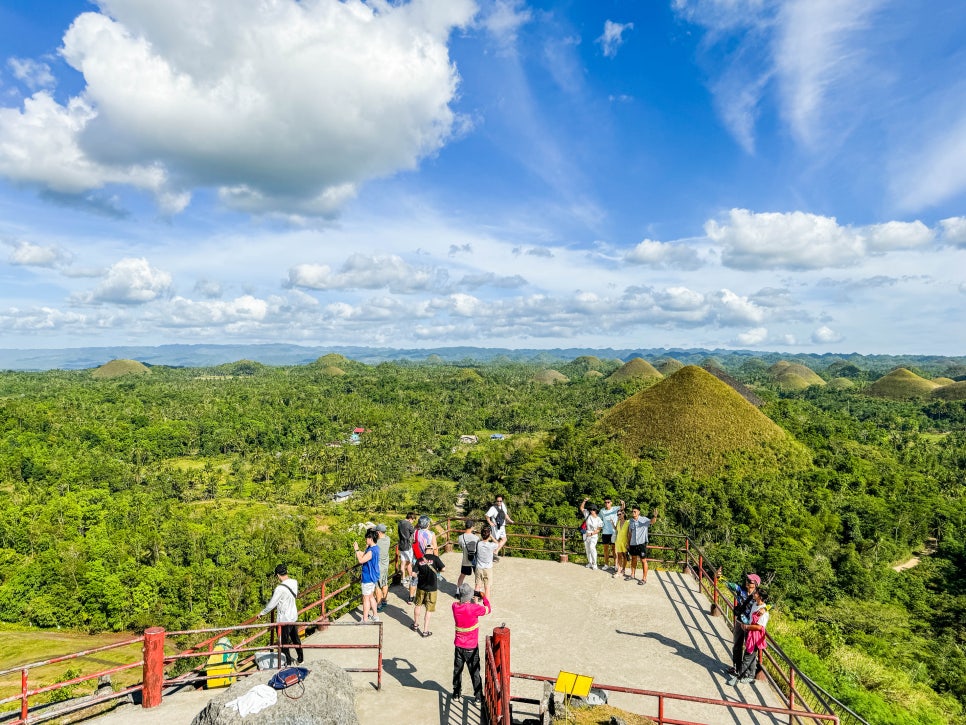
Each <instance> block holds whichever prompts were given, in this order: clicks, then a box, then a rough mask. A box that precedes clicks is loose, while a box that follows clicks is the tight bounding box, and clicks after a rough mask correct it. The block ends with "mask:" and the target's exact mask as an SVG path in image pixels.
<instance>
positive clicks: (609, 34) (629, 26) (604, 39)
mask: <svg viewBox="0 0 966 725" xmlns="http://www.w3.org/2000/svg"><path fill="white" fill-rule="evenodd" d="M633 29H634V23H615V22H614V21H613V20H607V21H605V22H604V32H603V33H602V34H601V36H600V37H599V38H597V42H598V43H599V44H600V48H601V51H602V52H603V54H604V55H605V56H606V57H608V58H613V57H615V56H616V55H617V51H618V50H619V49H620V47H621V46H622V45H623V44H624V31H626V30H633Z"/></svg>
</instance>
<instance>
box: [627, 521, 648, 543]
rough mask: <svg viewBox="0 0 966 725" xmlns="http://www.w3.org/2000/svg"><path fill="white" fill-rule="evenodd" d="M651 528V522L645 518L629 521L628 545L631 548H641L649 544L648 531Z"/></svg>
mask: <svg viewBox="0 0 966 725" xmlns="http://www.w3.org/2000/svg"><path fill="white" fill-rule="evenodd" d="M649 528H651V520H650V519H647V518H644V517H643V516H641V517H639V518H637V519H633V518H631V519H628V520H627V530H628V539H627V540H628V543H629V544H630V545H631V546H640V545H641V544H646V543H647V530H648V529H649Z"/></svg>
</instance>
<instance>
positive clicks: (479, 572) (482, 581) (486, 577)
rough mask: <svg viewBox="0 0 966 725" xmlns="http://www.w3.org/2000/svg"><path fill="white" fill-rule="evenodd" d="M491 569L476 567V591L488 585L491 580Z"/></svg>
mask: <svg viewBox="0 0 966 725" xmlns="http://www.w3.org/2000/svg"><path fill="white" fill-rule="evenodd" d="M492 574H493V569H480V568H479V567H477V568H476V578H475V584H476V586H475V589H476V591H482V590H483V589H484V588H486V587H487V586H489V584H490V583H491V582H492V581H493V576H492Z"/></svg>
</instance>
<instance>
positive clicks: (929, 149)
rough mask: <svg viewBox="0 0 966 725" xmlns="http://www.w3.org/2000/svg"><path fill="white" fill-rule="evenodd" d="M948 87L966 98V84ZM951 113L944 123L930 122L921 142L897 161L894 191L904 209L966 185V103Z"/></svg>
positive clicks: (931, 201) (941, 197)
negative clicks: (950, 116) (965, 86)
mask: <svg viewBox="0 0 966 725" xmlns="http://www.w3.org/2000/svg"><path fill="white" fill-rule="evenodd" d="M944 90H945V91H946V93H948V94H949V95H950V96H952V97H958V98H962V93H963V90H964V86H963V84H960V85H959V87H957V88H952V89H944ZM944 115H945V114H944ZM950 115H952V116H953V117H952V118H951V119H949V120H945V124H944V125H941V124H939V123H936V122H934V123H932V124H928V125H927V128H926V132H925V133H923V134H922V139H921V142H920V145H919V146H917V147H915V148H914V149H913V150H912V151H911V152H909V153H908V158H907V159H906V160H905V162H904V163H897V164H896V172H895V176H894V180H893V184H892V185H893V192H894V194H895V196H896V198H897V199H898V202H899V204H900V206H901V207H902V208H903V209H922V208H924V207H928V206H933V205H935V204H939V203H941V202H943V201H948V200H949V199H951V198H953V197H954V196H956V195H957V194H960V193H962V191H963V190H964V189H966V107H961V108H960V109H959V110H958V112H952V113H951V114H950Z"/></svg>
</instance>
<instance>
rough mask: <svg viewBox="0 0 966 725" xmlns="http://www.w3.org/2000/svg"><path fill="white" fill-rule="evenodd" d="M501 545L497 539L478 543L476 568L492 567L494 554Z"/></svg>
mask: <svg viewBox="0 0 966 725" xmlns="http://www.w3.org/2000/svg"><path fill="white" fill-rule="evenodd" d="M499 547H500V545H499V544H498V543H496V542H495V541H481V542H480V543H479V544H477V545H476V568H477V569H492V568H493V554H495V553H496V550H497V549H498V548H499Z"/></svg>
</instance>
